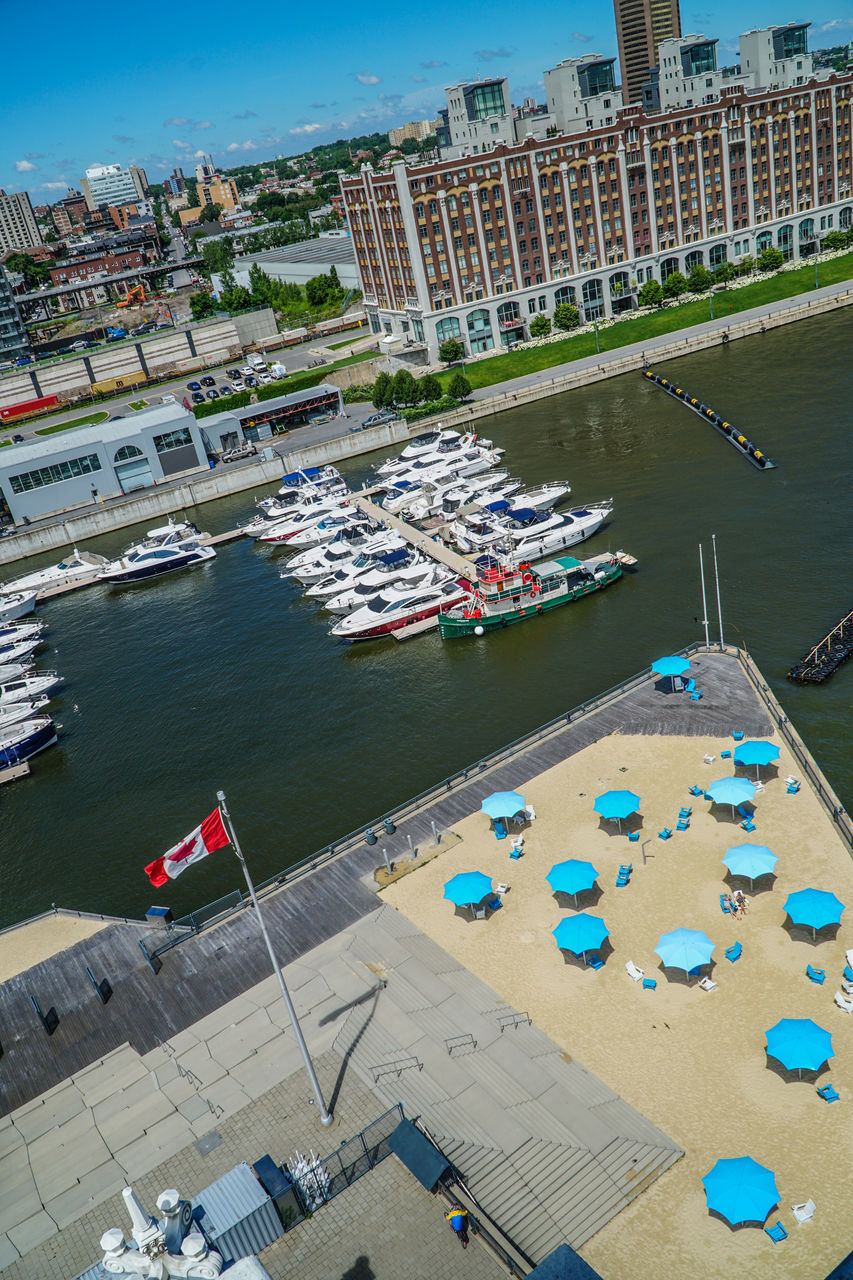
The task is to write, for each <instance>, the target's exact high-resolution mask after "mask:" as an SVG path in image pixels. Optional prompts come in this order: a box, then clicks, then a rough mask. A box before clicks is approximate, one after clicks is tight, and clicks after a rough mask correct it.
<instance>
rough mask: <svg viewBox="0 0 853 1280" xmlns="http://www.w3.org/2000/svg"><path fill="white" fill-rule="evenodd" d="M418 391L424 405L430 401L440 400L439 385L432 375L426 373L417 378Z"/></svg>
mask: <svg viewBox="0 0 853 1280" xmlns="http://www.w3.org/2000/svg"><path fill="white" fill-rule="evenodd" d="M418 391H419V392H420V398H421V400H422V401H423V403H424V404H426V403H427V402H428V401H430V400H440V399H441V383H440V382H439V380H438V378H437V377H436V376H435V374H434V373H427V374H424V376H423V377H422V378H418Z"/></svg>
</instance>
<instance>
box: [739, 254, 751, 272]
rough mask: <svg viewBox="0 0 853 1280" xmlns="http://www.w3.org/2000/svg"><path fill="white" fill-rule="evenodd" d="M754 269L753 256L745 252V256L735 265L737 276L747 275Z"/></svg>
mask: <svg viewBox="0 0 853 1280" xmlns="http://www.w3.org/2000/svg"><path fill="white" fill-rule="evenodd" d="M754 270H755V258H753V257H751V256H750V254H747V255H746V257H745V258H741V260H740V262H739V263H738V266H737V273H738V275H739V276H748V275H750V274H751V273H752V272H753V271H754Z"/></svg>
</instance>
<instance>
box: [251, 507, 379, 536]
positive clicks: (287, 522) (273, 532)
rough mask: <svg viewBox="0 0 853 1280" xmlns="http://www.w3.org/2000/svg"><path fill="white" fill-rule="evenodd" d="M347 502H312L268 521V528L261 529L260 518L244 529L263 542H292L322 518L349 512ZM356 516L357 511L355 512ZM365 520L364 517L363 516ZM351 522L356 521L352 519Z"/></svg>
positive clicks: (325, 518) (327, 518) (326, 518)
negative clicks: (292, 539)
mask: <svg viewBox="0 0 853 1280" xmlns="http://www.w3.org/2000/svg"><path fill="white" fill-rule="evenodd" d="M351 510H352V509H351V508H349V506H348V504H347V503H343V502H339V501H336V500H334V499H329V500H328V501H326V502H318V503H315V502H311V503H307V504H306V505H305V506H304V507H303V506H300V507H299V508H298V509H297V510H296V511H294V512H292V513H290V514H289V515H284V516H280V517H279V518H278V519H277V520H271V521H268V523H267V528H266V529H261V527H260V520H254V521H252V524H251V525H247V527H246V528H245V529H244V530H243V532H244V533H249V532H250V533H251V536H253V537H255V538H258V539H259V540H260V541H261V542H290V540H291V538H294V537H295V536H296V534H297V533H302V532H303V530H305V529H310V528H312V526H313V525H315V524H319V522H320V521H321V520H329V519H331V518H332V517H333V516H339V515H342V514H343V513H344V512H345V511H347V512H349V511H351ZM354 514H355V516H356V518H357V517H358V514H359V513H357V512H355V513H354ZM361 519H362V520H363V519H364V517H363V516H362V517H361ZM349 523H350V524H352V523H355V521H353V520H350V521H349Z"/></svg>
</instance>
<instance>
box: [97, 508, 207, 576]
mask: <svg viewBox="0 0 853 1280" xmlns="http://www.w3.org/2000/svg"><path fill="white" fill-rule="evenodd" d="M200 536H201V535H200V534H199V532H198V530H197V529H196V527H195V525H194V524H190V523H189V522H186V523H181V524H173V522H172V521H171V520H170V521H169V523H168V525H164V526H162V527H161V528H159V529H150V530H149V531H148V536H147V538H146V539H145V540H144V541H143V542H138V543H136V544H135V546H132V547H129V548H128V549H127V551H125V553H124V555H123V556H121V557H120V558H119V559H118V560H113V561H112V562H111V563H110V564H108V565H107V567H106V569H104V571H103V574H102V577H103V579H104V581H105V582H119V583H127V582H144V581H146V580H147V579H148V578H157V577H159V576H160V575H161V574H164V573H171V572H173V571H174V570H176V569H185V568H188V567H189V566H190V565H194V564H204V563H205V562H206V561H208V560H215V559H216V552H215V551H214V549H213V547H207V546H204V545H203V544H202V543H201V542H200V541H199V538H200Z"/></svg>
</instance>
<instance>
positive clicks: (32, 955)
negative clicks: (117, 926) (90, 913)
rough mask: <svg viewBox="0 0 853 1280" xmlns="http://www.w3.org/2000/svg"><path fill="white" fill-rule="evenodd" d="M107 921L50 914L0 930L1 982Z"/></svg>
mask: <svg viewBox="0 0 853 1280" xmlns="http://www.w3.org/2000/svg"><path fill="white" fill-rule="evenodd" d="M108 923H109V921H106V920H81V919H79V918H78V917H77V916H63V915H56V916H49V917H47V918H46V919H44V920H36V921H34V922H33V923H32V924H25V925H21V927H20V928H18V929H10V930H9V931H8V932H7V933H3V934H0V982H6V981H8V979H9V978H14V977H15V975H16V974H18V973H24V972H25V971H26V970H27V969H30V968H32V966H33V965H34V964H40V963H41V961H42V960H47V959H49V958H50V956H55V955H58V954H59V952H60V951H65V950H66V948H68V947H73V946H74V943H75V942H81V941H82V940H83V939H84V938H90V937H91V936H92V934H93V933H97V932H98V931H99V930H100V929H105V928H106V926H107V924H108Z"/></svg>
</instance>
